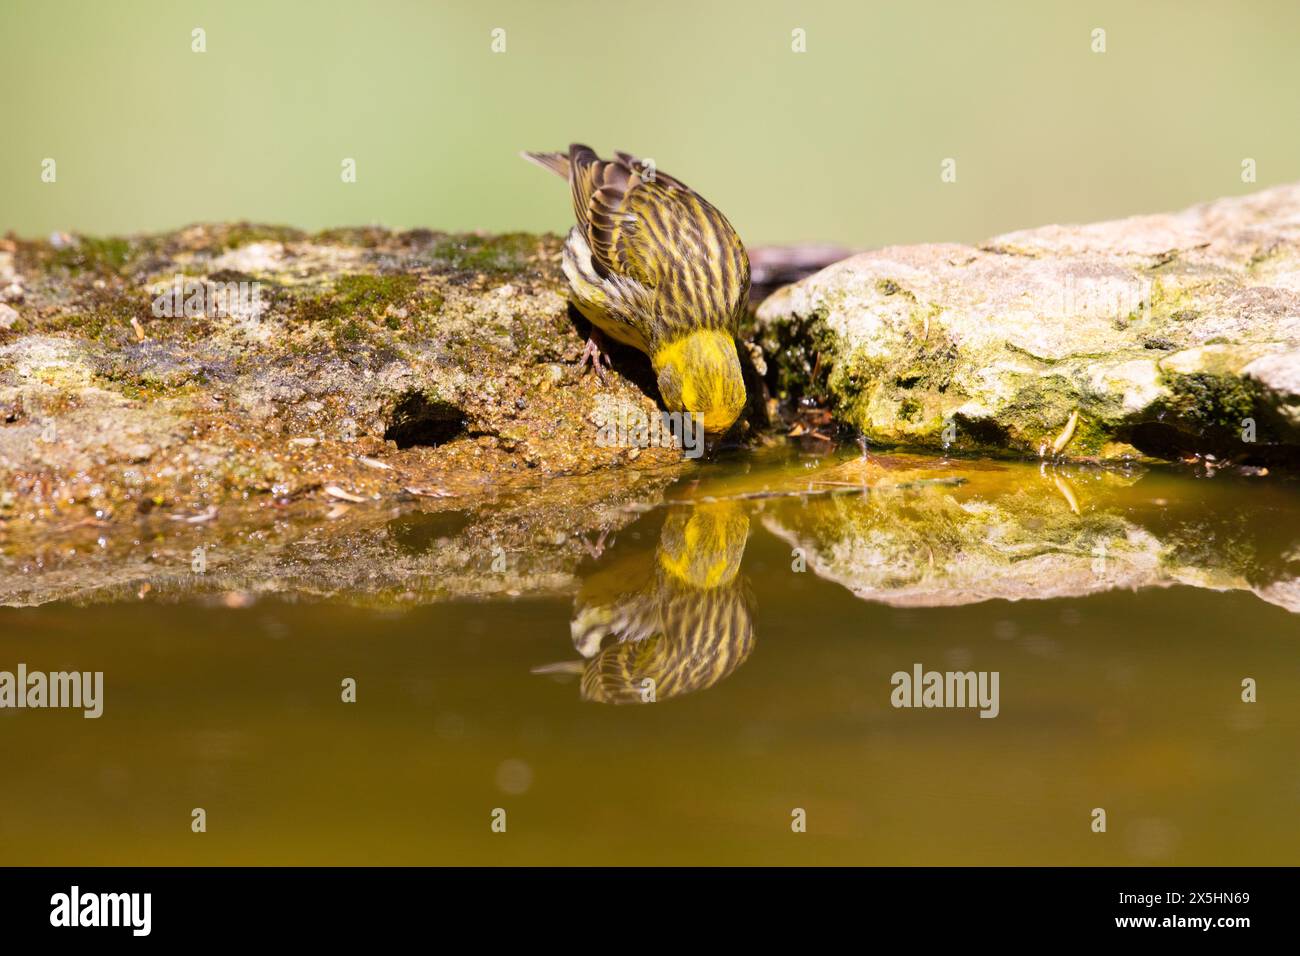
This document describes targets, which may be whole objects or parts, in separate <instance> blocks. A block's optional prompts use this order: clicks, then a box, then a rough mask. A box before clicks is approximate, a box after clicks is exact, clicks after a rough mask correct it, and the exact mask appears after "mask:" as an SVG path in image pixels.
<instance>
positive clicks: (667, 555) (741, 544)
mask: <svg viewBox="0 0 1300 956" xmlns="http://www.w3.org/2000/svg"><path fill="white" fill-rule="evenodd" d="M748 538H749V516H748V515H747V514H745V512H744V511H743V510H742V509H741V508H740V506H739V505H737V504H736V503H735V502H731V501H720V502H716V503H712V504H704V505H695V506H694V507H693V508H692V509H690V510H687V509H685V508H675V509H673V510H672V511H671V512H669V514H668V520H667V521H665V522H664V528H663V531H662V532H661V533H660V535H659V551H658V558H659V566H660V567H661V568H663V570H664V571H665V572H667V573H668V574H669V575H670V576H671V577H673V578H675V579H677V580H678V581H680V582H681V583H682V584H684V585H686V586H687V587H693V588H715V587H718V586H719V585H723V584H730V583H731V582H732V581H733V580H734V579H735V577H736V575H737V574H739V573H740V559H741V558H742V557H744V555H745V542H746V540H748Z"/></svg>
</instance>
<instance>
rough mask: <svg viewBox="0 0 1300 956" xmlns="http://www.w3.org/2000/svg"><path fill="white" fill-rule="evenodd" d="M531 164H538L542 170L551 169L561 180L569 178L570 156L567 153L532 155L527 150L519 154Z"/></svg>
mask: <svg viewBox="0 0 1300 956" xmlns="http://www.w3.org/2000/svg"><path fill="white" fill-rule="evenodd" d="M519 155H520V156H522V157H523V158H524V159H526V160H528V161H529V162H530V163H536V164H537V165H538V166H541V167H542V169H549V170H550V171H551V172H553V173H555V175H557V176H559V177H560V178H561V179H568V178H569V156H568V154H567V153H530V152H528V151H527V150H525V151H524V152H522V153H520V154H519Z"/></svg>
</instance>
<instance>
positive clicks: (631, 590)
mask: <svg viewBox="0 0 1300 956" xmlns="http://www.w3.org/2000/svg"><path fill="white" fill-rule="evenodd" d="M748 539H749V514H748V512H747V511H746V510H745V509H744V508H743V507H741V506H740V505H739V504H738V503H736V502H727V501H721V502H709V503H705V504H694V505H691V506H687V507H674V508H671V509H670V510H669V512H668V515H667V518H666V519H665V521H664V525H663V530H662V531H661V533H660V536H659V545H658V547H657V548H656V549H655V552H654V557H653V561H652V562H651V561H647V557H648V555H647V553H646V552H645V551H644V550H643V549H637V550H636V551H635V552H634V553H632V554H625V555H623V556H621V557H620V556H615V555H612V554H611V558H612V560H611V561H610V562H609V563H608V564H607V565H606V566H604V567H602V568H599V569H597V570H596V572H594V573H593V574H592V575H591V576H589V577H588V578H586V579H585V580H584V581H583V585H582V589H581V591H580V592H579V593H578V596H577V598H576V599H575V600H574V610H573V621H572V623H571V625H570V630H571V632H572V636H573V645H574V647H575V648H576V649H577V651H578V653H579V654H581V655H582V657H583V660H580V661H571V662H566V663H563V664H552V665H548V666H545V667H539V668H536V669H535V670H534V673H541V674H548V673H577V674H580V675H581V678H582V683H581V693H582V697H583V699H584V700H594V701H599V702H601V703H604V704H641V703H653V702H655V701H663V700H667V699H669V698H671V697H678V696H680V695H682V694H689V693H691V692H692V691H698V690H705V689H706V688H709V687H712V686H713V685H714V684H716V683H718V682H719V681H721V680H723V679H724V678H726V677H727V676H728V675H729V674H731V672H732V671H734V670H735V669H736V668H737V667H739V666H740V665H741V664H743V663H744V661H745V659H746V658H747V657H748V656H749V653H750V651H751V650H752V649H753V646H754V626H753V613H752V612H753V596H752V594H751V593H750V590H749V588H748V586H747V582H746V580H745V579H744V578H743V577H742V576H741V574H740V564H741V559H742V557H743V556H744V554H745V543H746V541H747V540H748Z"/></svg>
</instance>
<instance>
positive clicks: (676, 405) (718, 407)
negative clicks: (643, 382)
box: [653, 329, 745, 434]
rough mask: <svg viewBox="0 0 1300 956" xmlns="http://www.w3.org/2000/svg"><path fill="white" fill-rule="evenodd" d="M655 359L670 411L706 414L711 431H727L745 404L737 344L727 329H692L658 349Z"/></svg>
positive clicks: (660, 392)
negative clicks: (724, 330) (688, 333)
mask: <svg viewBox="0 0 1300 956" xmlns="http://www.w3.org/2000/svg"><path fill="white" fill-rule="evenodd" d="M653 362H654V369H655V373H656V374H657V375H658V377H659V394H660V395H662V396H663V400H664V404H665V405H667V406H668V410H669V411H671V412H690V413H692V414H698V415H701V416H703V418H704V430H705V431H706V432H708V433H710V434H719V433H721V432H725V431H726V430H727V429H728V428H730V427H731V426H732V424H733V423H734V422H735V420H736V419H737V418H738V417H739V416H740V412H741V409H743V408H744V407H745V379H744V376H743V375H742V374H741V371H740V359H739V358H738V357H737V356H736V343H735V341H734V340H733V339H732V337H731V336H730V335H729V334H727V333H726V332H721V331H718V330H716V329H704V330H701V331H699V332H692V333H691V334H690V335H687V336H685V337H684V338H680V339H677V340H675V341H673V342H671V343H669V344H668V345H663V346H660V347H659V348H658V349H656V350H655V353H654V356H653Z"/></svg>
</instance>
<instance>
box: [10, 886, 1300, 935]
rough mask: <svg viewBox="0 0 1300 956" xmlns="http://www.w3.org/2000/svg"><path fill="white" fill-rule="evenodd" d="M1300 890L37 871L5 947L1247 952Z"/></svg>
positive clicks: (17, 904)
mask: <svg viewBox="0 0 1300 956" xmlns="http://www.w3.org/2000/svg"><path fill="white" fill-rule="evenodd" d="M1294 879H1295V871H1294V870H1291V869H1236V868H1214V869H1199V868H1188V869H1173V868H1170V869H1120V868H1116V869H1101V868H1097V869H1082V868H1079V869H1069V868H1046V869H992V868H989V869H981V868H972V869H923V868H915V869H911V868H909V869H903V868H875V869H785V868H783V869H762V868H747V869H707V868H706V869H581V868H575V869H459V868H456V869H418V868H413V869H364V868H363V869H342V868H339V869H333V868H313V869H307V868H301V869H299V868H288V869H252V868H176V869H157V868H147V869H131V868H30V869H27V868H24V869H0V926H3V927H4V930H3V932H4V936H5V939H6V942H9V941H15V940H18V939H25V938H30V937H32V936H47V937H49V938H50V939H52V940H53V939H57V938H58V937H64V939H65V941H70V940H75V941H76V942H77V943H78V944H79V945H85V944H90V945H96V944H98V943H99V942H101V941H102V942H108V941H110V940H111V939H112V938H114V937H117V938H119V939H121V940H127V939H131V938H132V937H137V938H150V939H158V940H164V941H169V942H182V941H188V940H196V941H202V942H214V941H231V942H239V941H245V940H252V939H259V940H260V939H277V938H283V939H286V940H292V941H295V942H299V943H306V942H312V941H317V940H318V941H320V942H322V943H326V944H338V943H339V942H340V941H342V940H347V939H356V940H366V939H371V940H382V939H386V938H389V937H396V936H398V934H401V935H404V936H408V937H409V935H410V934H412V933H420V934H428V933H429V932H431V931H436V932H437V933H438V934H439V935H440V936H441V935H442V934H444V933H446V932H448V931H460V932H462V933H478V934H483V935H482V938H483V939H484V941H488V940H489V939H490V940H492V941H496V942H499V940H500V937H501V936H502V935H505V934H510V935H517V936H518V938H520V939H521V940H524V941H528V940H529V939H530V938H531V941H532V942H531V944H532V945H543V944H545V945H551V944H555V943H557V942H559V941H558V940H557V939H556V934H561V933H562V934H564V935H565V936H569V935H570V934H575V933H576V934H581V936H584V937H586V938H588V939H591V940H596V939H602V938H606V937H593V936H590V934H591V933H592V932H593V931H596V932H601V933H615V934H617V933H622V934H625V938H626V939H627V940H629V941H631V940H636V939H638V938H639V939H642V940H643V941H645V942H647V943H652V941H654V940H662V939H664V938H665V936H664V935H663V934H668V935H667V938H670V939H671V938H672V937H673V935H675V933H676V932H678V931H681V930H683V929H684V928H685V926H686V924H687V923H689V924H692V925H696V926H698V925H701V924H702V925H704V926H705V927H707V928H709V934H710V935H712V934H713V933H717V934H720V935H722V936H728V937H731V938H733V939H734V938H736V937H744V936H746V935H749V934H751V933H753V932H755V931H762V930H764V929H765V928H766V927H770V926H771V925H773V923H774V922H778V923H786V924H788V925H790V926H791V927H792V928H798V926H799V925H800V924H801V922H802V923H803V924H804V925H805V926H806V927H807V928H810V929H811V928H812V924H813V923H815V925H816V929H817V930H818V932H819V933H820V932H821V931H823V930H825V929H827V928H835V927H845V928H847V929H849V930H850V931H852V932H854V933H855V934H860V933H863V932H873V933H874V932H875V931H889V932H903V933H905V934H908V935H915V934H917V933H919V934H921V935H920V937H918V938H924V939H925V940H927V941H930V940H934V939H943V938H947V937H949V936H951V937H954V938H964V939H966V940H968V941H970V940H975V939H979V940H981V941H989V940H993V941H996V940H1001V939H1007V940H1020V939H1041V938H1043V936H1042V934H1043V933H1049V934H1056V935H1057V936H1064V937H1065V938H1071V937H1076V936H1079V935H1081V934H1082V935H1085V936H1096V935H1106V936H1113V937H1116V938H1118V937H1123V936H1126V935H1131V936H1133V937H1134V938H1135V939H1139V940H1140V939H1152V938H1155V939H1177V940H1181V939H1187V938H1190V937H1192V936H1201V937H1203V938H1210V939H1214V940H1216V941H1218V940H1222V941H1224V942H1231V941H1233V940H1237V939H1241V938H1242V937H1241V936H1240V934H1242V933H1246V934H1249V933H1251V932H1253V931H1255V930H1269V929H1271V930H1273V931H1274V932H1275V933H1276V932H1277V931H1279V930H1281V929H1283V928H1284V927H1285V926H1287V925H1288V923H1289V915H1290V911H1291V910H1292V909H1293V908H1294V907H1293V906H1292V905H1291V894H1292V889H1291V887H1292V885H1293V884H1294ZM73 887H76V890H75V891H74V890H73ZM144 894H148V897H147V906H146V898H145V896H144ZM74 913H75V915H74ZM678 921H682V922H680V923H679V922H678ZM810 921H811V922H810ZM86 923H116V925H95V926H87V925H85V924H86ZM74 924H76V925H74ZM146 929H147V931H148V932H147V934H146V933H145V932H144V930H146ZM641 934H644V935H641ZM474 938H475V937H470V939H474ZM548 938H549V942H547V939H548ZM618 938H619V937H618V936H615V937H612V938H611V939H618ZM855 938H861V939H863V940H864V941H865V940H866V939H867V937H862V936H855ZM444 939H445V937H444ZM652 944H653V943H652Z"/></svg>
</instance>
